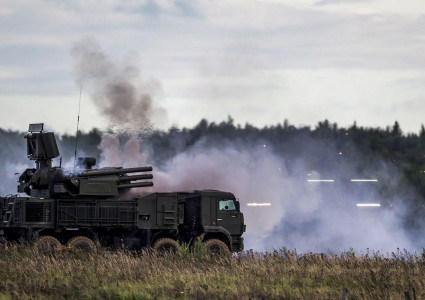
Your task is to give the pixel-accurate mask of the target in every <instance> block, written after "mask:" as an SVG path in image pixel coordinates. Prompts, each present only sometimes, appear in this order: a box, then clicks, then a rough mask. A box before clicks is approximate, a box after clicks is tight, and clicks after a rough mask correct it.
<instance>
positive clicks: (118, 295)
mask: <svg viewBox="0 0 425 300" xmlns="http://www.w3.org/2000/svg"><path fill="white" fill-rule="evenodd" d="M424 275H425V256H424V255H423V254H420V255H410V254H408V253H404V252H398V253H392V254H389V255H388V254H387V255H385V256H383V255H380V254H379V253H378V254H377V253H375V254H372V255H362V256H359V255H357V254H356V253H354V252H350V253H342V254H340V255H337V256H326V255H320V254H307V255H297V254H296V253H294V252H293V251H287V250H285V249H281V250H279V251H274V252H270V253H245V254H244V255H241V256H238V257H228V258H220V259H216V258H213V257H210V256H209V255H207V254H205V253H203V252H202V251H200V250H199V249H198V250H195V251H194V253H192V252H189V251H187V250H186V249H184V248H181V249H180V250H179V252H178V253H177V254H175V255H169V256H165V257H156V256H155V255H153V254H151V253H143V254H136V253H132V252H126V251H118V252H113V253H111V252H106V251H104V250H100V251H99V253H97V254H93V255H92V254H90V255H89V254H86V253H81V252H74V251H71V250H69V249H67V250H64V251H61V252H58V253H54V254H49V255H46V254H41V253H38V252H37V251H36V250H35V249H32V248H29V247H25V246H18V245H10V246H9V247H7V248H6V249H1V250H0V298H2V299H13V298H39V299H45V298H51V299H60V298H63V299H74V298H78V299H170V298H182V299H206V298H207V299H211V298H212V299H278V298H279V299H282V298H285V299H341V293H342V292H341V291H342V289H343V288H344V287H345V288H347V289H348V297H347V299H404V297H405V294H404V293H405V292H407V291H409V293H410V295H411V296H412V295H413V292H412V291H413V289H414V290H415V293H416V297H417V299H422V298H424V297H425V281H424ZM412 299H413V298H412Z"/></svg>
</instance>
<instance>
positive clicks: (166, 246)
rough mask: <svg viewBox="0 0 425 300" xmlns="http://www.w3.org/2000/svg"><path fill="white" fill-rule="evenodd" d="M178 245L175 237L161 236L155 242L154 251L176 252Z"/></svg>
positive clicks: (163, 252)
mask: <svg viewBox="0 0 425 300" xmlns="http://www.w3.org/2000/svg"><path fill="white" fill-rule="evenodd" d="M178 246H179V244H178V243H177V242H176V241H175V240H173V239H170V238H161V239H159V240H157V241H156V242H155V243H154V244H153V246H152V249H153V250H154V252H156V253H158V254H161V255H164V254H170V253H176V252H177V249H178Z"/></svg>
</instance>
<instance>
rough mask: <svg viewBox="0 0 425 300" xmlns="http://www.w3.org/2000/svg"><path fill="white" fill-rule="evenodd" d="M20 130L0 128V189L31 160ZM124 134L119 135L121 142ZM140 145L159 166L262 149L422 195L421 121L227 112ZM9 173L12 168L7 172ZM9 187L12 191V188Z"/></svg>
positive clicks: (64, 144) (292, 170)
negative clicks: (189, 156) (298, 122)
mask: <svg viewBox="0 0 425 300" xmlns="http://www.w3.org/2000/svg"><path fill="white" fill-rule="evenodd" d="M23 135H24V133H23V132H17V131H6V130H2V129H0V141H1V144H2V147H1V148H0V154H1V157H2V158H3V159H2V160H1V162H0V167H1V168H2V169H3V172H4V174H5V176H4V178H5V180H3V183H2V184H1V185H0V192H2V194H4V193H5V192H7V191H6V188H10V180H14V181H13V182H16V179H17V177H16V175H15V172H22V171H23V168H25V166H26V165H29V166H31V164H32V163H31V162H29V161H28V160H27V159H26V145H25V139H24V138H23ZM101 136H102V132H101V131H99V130H97V129H93V130H92V131H90V132H89V133H83V132H80V133H79V139H78V154H79V155H86V156H95V157H96V158H97V159H99V158H100V155H101V152H100V149H99V148H98V145H99V143H100V140H101ZM127 138H128V136H126V135H122V134H121V136H120V139H122V141H125V140H126V139H127ZM139 138H140V143H141V148H142V150H143V151H145V152H146V153H148V157H149V163H151V164H154V165H155V166H157V167H159V168H160V167H162V166H164V165H165V164H166V162H167V161H169V160H170V159H171V158H173V157H175V156H176V155H178V154H179V153H182V152H190V151H194V150H195V149H196V150H197V151H202V149H211V148H215V149H227V148H229V147H232V148H233V149H240V150H241V151H242V150H246V149H253V150H255V149H257V150H258V149H261V148H267V149H268V151H271V152H272V153H273V154H274V155H276V156H277V157H279V158H281V161H282V167H283V168H285V170H286V171H287V172H288V173H289V174H290V175H294V176H299V175H300V174H301V173H306V174H307V173H308V172H311V171H315V172H318V173H319V174H320V175H321V176H323V177H327V178H329V177H332V178H335V179H341V180H342V179H344V178H353V176H357V177H360V176H361V177H364V178H380V179H383V181H385V182H387V183H388V184H387V186H386V187H385V188H383V190H382V194H389V195H390V194H393V193H394V192H398V193H400V192H404V191H405V190H406V191H407V188H408V187H409V188H413V190H414V194H415V195H414V196H412V197H413V198H415V201H417V202H418V203H422V202H423V200H424V199H425V180H424V176H425V128H424V127H423V126H422V128H421V130H420V132H419V134H414V133H409V134H404V133H403V132H402V130H401V128H400V125H399V124H398V122H395V123H394V124H393V125H392V126H388V127H386V128H367V127H361V126H358V125H357V124H355V123H354V124H353V125H352V126H350V127H347V128H344V127H339V126H338V125H337V124H336V123H330V122H329V121H327V120H325V121H322V122H319V123H318V124H317V125H316V126H314V127H309V126H300V127H296V126H294V125H291V124H290V123H289V121H287V120H285V121H284V122H283V123H281V124H277V125H273V126H266V127H264V128H258V127H255V126H252V125H250V124H245V125H244V126H241V125H235V124H234V121H233V119H232V118H231V117H229V118H228V120H227V121H224V122H221V123H214V122H208V121H207V120H205V119H203V120H201V121H200V122H199V123H198V124H197V125H196V126H194V127H193V128H183V129H179V128H175V127H174V128H171V129H170V130H168V131H158V130H154V131H150V132H148V133H145V132H144V133H142V134H140V136H139ZM58 143H59V148H60V151H61V155H62V156H63V157H64V158H67V159H70V158H73V157H74V149H75V136H71V135H62V136H60V137H59V136H58ZM12 173H13V174H12ZM11 192H14V190H13V191H11Z"/></svg>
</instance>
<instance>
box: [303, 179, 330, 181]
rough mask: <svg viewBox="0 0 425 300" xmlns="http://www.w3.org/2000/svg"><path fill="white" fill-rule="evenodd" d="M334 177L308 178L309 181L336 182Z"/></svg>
mask: <svg viewBox="0 0 425 300" xmlns="http://www.w3.org/2000/svg"><path fill="white" fill-rule="evenodd" d="M334 181H335V180H333V179H307V182H334Z"/></svg>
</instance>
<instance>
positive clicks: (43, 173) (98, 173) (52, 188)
mask: <svg viewBox="0 0 425 300" xmlns="http://www.w3.org/2000/svg"><path fill="white" fill-rule="evenodd" d="M25 138H26V139H27V155H28V158H29V159H30V160H34V161H35V165H36V167H35V168H33V169H26V170H25V171H24V172H23V173H22V174H21V176H20V177H19V185H18V192H19V193H26V194H27V195H30V196H33V197H51V198H68V197H81V196H84V197H114V196H118V195H120V194H123V193H125V192H127V191H129V189H131V188H137V187H147V186H153V183H152V182H151V181H140V180H147V179H152V178H153V176H152V174H136V175H132V176H129V175H128V173H142V172H150V171H152V167H139V168H121V167H108V168H102V169H92V167H93V166H94V165H96V159H95V158H93V157H80V158H78V160H77V161H76V167H75V168H74V169H73V170H70V171H67V170H63V169H62V168H61V166H59V167H52V159H53V158H56V157H58V156H59V150H58V147H57V144H56V139H55V136H54V134H53V133H52V132H44V131H43V124H42V123H41V124H30V126H29V129H28V133H27V134H26V135H25Z"/></svg>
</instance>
